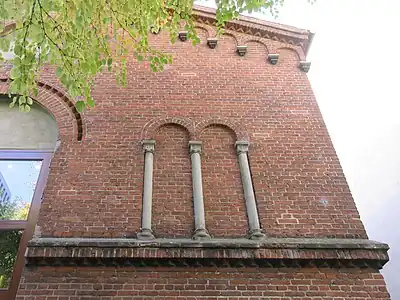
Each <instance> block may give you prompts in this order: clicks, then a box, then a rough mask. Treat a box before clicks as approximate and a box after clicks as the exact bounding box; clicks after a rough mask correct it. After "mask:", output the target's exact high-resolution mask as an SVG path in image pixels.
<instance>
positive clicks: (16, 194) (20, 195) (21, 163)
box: [0, 96, 58, 299]
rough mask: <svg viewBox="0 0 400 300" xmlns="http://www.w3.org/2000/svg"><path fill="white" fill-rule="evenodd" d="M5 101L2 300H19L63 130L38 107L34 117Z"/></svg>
mask: <svg viewBox="0 0 400 300" xmlns="http://www.w3.org/2000/svg"><path fill="white" fill-rule="evenodd" d="M9 103H10V99H9V98H8V97H6V96H2V97H0V299H14V297H15V294H16V292H17V289H18V285H19V280H20V277H21V274H22V270H23V267H24V253H25V250H26V247H27V243H28V241H29V240H30V239H31V238H32V236H33V233H34V227H35V223H36V220H37V217H38V213H39V208H40V202H41V198H42V194H43V190H44V187H45V184H46V180H47V175H48V169H49V164H50V159H51V157H52V154H53V152H54V149H55V147H56V143H57V139H58V129H57V124H56V122H55V120H54V118H53V117H52V115H50V114H49V113H48V112H47V111H46V109H44V108H43V107H42V106H40V105H39V104H38V103H34V104H33V105H32V108H31V111H30V112H29V113H21V112H19V111H18V108H9Z"/></svg>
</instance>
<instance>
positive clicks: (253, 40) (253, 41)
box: [242, 38, 271, 55]
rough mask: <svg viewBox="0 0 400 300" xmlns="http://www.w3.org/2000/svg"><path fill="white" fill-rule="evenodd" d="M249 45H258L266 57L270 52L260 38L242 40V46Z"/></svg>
mask: <svg viewBox="0 0 400 300" xmlns="http://www.w3.org/2000/svg"><path fill="white" fill-rule="evenodd" d="M251 43H255V44H260V45H261V46H263V47H264V48H265V51H266V54H267V55H268V54H269V53H270V52H271V51H270V49H268V46H267V45H266V44H265V43H264V41H263V40H262V39H261V38H250V39H246V40H243V43H242V44H243V45H248V44H251Z"/></svg>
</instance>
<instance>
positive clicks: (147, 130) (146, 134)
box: [140, 117, 194, 140]
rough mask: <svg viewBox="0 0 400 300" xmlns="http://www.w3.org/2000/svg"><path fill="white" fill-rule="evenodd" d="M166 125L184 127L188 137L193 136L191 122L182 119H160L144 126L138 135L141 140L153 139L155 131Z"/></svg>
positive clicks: (192, 124)
mask: <svg viewBox="0 0 400 300" xmlns="http://www.w3.org/2000/svg"><path fill="white" fill-rule="evenodd" d="M167 124H176V125H180V126H182V127H184V128H185V129H186V130H187V131H188V132H189V137H193V136H194V123H193V121H192V120H190V119H188V118H183V117H160V118H156V119H153V120H150V121H149V122H147V123H146V125H144V127H143V128H142V132H141V133H140V138H141V140H146V139H153V138H154V137H155V135H156V133H157V130H158V129H159V128H160V127H161V126H164V125H167Z"/></svg>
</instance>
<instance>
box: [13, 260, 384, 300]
mask: <svg viewBox="0 0 400 300" xmlns="http://www.w3.org/2000/svg"><path fill="white" fill-rule="evenodd" d="M26 299H30V300H64V299H65V300H98V299H102V300H111V299H112V300H127V299H171V300H172V299H187V300H188V299H191V300H194V299H232V300H233V299H276V300H278V299H279V300H290V299H303V300H311V299H312V300H317V299H324V300H328V299H331V300H343V299H346V300H347V299H348V300H361V299H363V300H364V299H373V300H379V299H389V295H388V293H387V291H386V287H385V282H384V280H383V278H382V275H380V274H379V273H374V271H373V270H368V269H366V270H365V269H364V270H356V269H342V270H340V271H338V270H335V269H316V268H303V269H301V270H300V269H268V268H267V269H257V268H254V269H252V268H245V269H227V268H225V269H224V268H222V269H221V268H219V269H214V268H203V269H191V268H174V269H173V270H171V269H170V268H160V267H158V268H157V267H153V268H120V269H109V268H108V269H107V268H84V267H81V268H79V269H76V268H72V267H58V268H50V267H48V268H44V267H41V268H37V269H35V270H26V271H25V278H24V279H23V281H22V283H21V285H20V290H19V293H18V297H17V300H26Z"/></svg>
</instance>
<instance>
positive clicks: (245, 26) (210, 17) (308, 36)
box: [193, 5, 314, 55]
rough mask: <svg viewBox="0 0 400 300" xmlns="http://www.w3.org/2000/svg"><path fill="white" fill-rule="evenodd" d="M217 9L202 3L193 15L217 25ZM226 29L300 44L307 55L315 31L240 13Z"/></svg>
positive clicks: (195, 7)
mask: <svg viewBox="0 0 400 300" xmlns="http://www.w3.org/2000/svg"><path fill="white" fill-rule="evenodd" d="M215 14H216V9H214V8H209V7H204V6H200V5H194V6H193V16H194V18H195V20H196V21H197V22H200V23H206V24H210V25H214V26H215ZM225 28H226V29H228V30H232V31H238V32H242V33H247V34H250V35H254V36H258V37H263V38H267V39H273V40H277V41H280V42H282V43H287V44H291V45H295V46H300V47H301V48H302V49H303V51H304V54H305V55H307V53H308V51H309V48H310V46H311V41H312V39H313V36H314V33H312V32H311V31H310V30H306V29H301V28H297V27H294V26H289V25H283V24H279V23H274V22H270V21H265V20H260V19H257V18H253V17H248V16H244V15H240V16H239V19H236V20H231V21H229V22H227V24H226V26H225Z"/></svg>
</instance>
